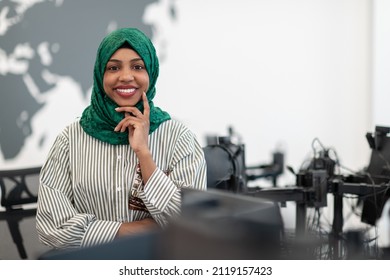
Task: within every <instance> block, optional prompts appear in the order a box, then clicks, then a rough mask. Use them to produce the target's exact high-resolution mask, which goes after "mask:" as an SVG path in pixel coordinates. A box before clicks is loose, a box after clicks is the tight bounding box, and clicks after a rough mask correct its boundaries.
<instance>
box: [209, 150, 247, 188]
mask: <svg viewBox="0 0 390 280" xmlns="http://www.w3.org/2000/svg"><path fill="white" fill-rule="evenodd" d="M203 152H204V155H205V159H206V163H207V188H209V189H221V190H227V191H231V192H239V193H241V192H245V191H246V177H245V157H244V147H243V146H239V145H235V144H230V143H229V144H214V145H208V146H206V147H203Z"/></svg>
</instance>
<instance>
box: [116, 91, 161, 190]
mask: <svg viewBox="0 0 390 280" xmlns="http://www.w3.org/2000/svg"><path fill="white" fill-rule="evenodd" d="M142 100H143V103H144V113H143V114H142V113H141V112H140V110H138V109H137V108H136V107H118V108H116V109H115V110H116V111H117V112H125V117H124V118H123V120H121V121H120V122H119V123H118V125H117V126H116V127H115V129H114V130H115V131H121V132H124V131H126V129H128V130H129V142H130V146H131V148H132V149H133V150H134V152H135V154H136V155H137V157H138V160H139V163H140V165H141V172H142V180H143V182H144V184H146V182H147V181H148V180H149V178H150V176H151V175H152V174H153V172H154V170H155V169H156V163H155V162H154V160H153V157H152V154H151V153H150V150H149V144H148V137H149V127H150V121H149V115H150V107H149V102H148V98H147V97H146V93H145V92H144V93H143V94H142Z"/></svg>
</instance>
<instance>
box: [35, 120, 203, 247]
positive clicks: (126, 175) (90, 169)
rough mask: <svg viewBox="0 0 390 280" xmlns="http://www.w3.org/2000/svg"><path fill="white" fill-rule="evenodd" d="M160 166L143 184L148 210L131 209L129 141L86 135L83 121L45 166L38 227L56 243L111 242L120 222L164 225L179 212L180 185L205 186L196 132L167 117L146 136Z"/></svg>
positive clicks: (55, 147)
mask: <svg viewBox="0 0 390 280" xmlns="http://www.w3.org/2000/svg"><path fill="white" fill-rule="evenodd" d="M149 147H150V150H151V153H152V156H153V159H154V161H155V163H156V165H157V169H156V170H155V171H154V173H153V174H152V176H151V177H150V179H149V180H148V182H146V184H145V185H144V186H142V188H140V189H139V192H138V195H139V198H140V199H141V200H142V201H143V203H144V204H145V206H146V209H147V211H146V212H145V211H138V210H129V207H128V203H129V194H130V190H131V188H132V187H133V185H134V182H135V180H136V179H137V178H136V169H137V164H138V160H137V157H136V155H135V153H134V152H133V150H132V149H131V147H130V145H111V144H108V143H105V142H102V141H99V140H97V139H96V138H93V137H91V136H89V135H88V134H86V133H85V132H84V131H83V129H82V127H81V126H80V124H79V122H78V121H76V122H74V123H72V124H71V125H69V126H68V127H66V128H65V129H64V131H63V132H62V133H61V134H60V135H59V136H58V137H57V139H56V141H55V143H54V145H53V147H52V148H51V150H50V152H49V155H48V158H47V160H46V162H45V164H44V165H43V167H42V171H41V176H40V187H39V195H38V210H37V231H38V235H39V238H40V240H41V241H42V242H43V243H44V244H46V245H49V246H51V247H54V248H66V247H79V246H92V245H96V244H101V243H106V242H109V241H112V240H113V239H114V237H115V235H116V233H117V231H118V229H119V227H120V225H121V223H122V222H130V221H135V220H140V219H143V218H145V217H153V219H154V220H155V221H156V222H157V223H158V224H160V225H161V226H163V225H165V224H166V223H167V221H168V219H167V218H169V217H171V216H174V215H177V214H179V212H180V201H181V197H180V189H181V188H195V189H206V162H205V159H204V155H203V150H202V148H201V146H200V145H199V143H198V141H197V140H196V137H195V136H194V134H193V133H192V132H191V131H190V130H189V129H188V128H186V127H185V126H184V125H183V124H181V123H180V122H177V121H174V120H169V121H166V122H164V123H162V124H161V125H160V126H159V127H158V128H157V129H156V130H155V131H154V132H153V133H151V134H150V135H149Z"/></svg>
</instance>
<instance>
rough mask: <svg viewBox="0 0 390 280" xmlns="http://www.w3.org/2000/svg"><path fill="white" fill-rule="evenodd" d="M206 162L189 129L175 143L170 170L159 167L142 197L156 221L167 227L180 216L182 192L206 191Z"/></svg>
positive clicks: (147, 183) (141, 193)
mask: <svg viewBox="0 0 390 280" xmlns="http://www.w3.org/2000/svg"><path fill="white" fill-rule="evenodd" d="M206 182H207V180H206V160H205V157H204V153H203V149H202V147H201V146H200V144H199V142H198V141H197V139H196V137H195V135H194V134H193V133H192V132H191V131H189V130H186V131H185V132H184V133H183V134H182V135H181V136H180V137H179V139H178V141H177V142H176V144H175V147H174V152H173V156H172V160H171V163H170V165H169V169H168V170H165V171H164V170H161V169H159V168H157V169H156V170H155V171H154V172H153V174H152V176H151V177H150V178H149V180H148V182H146V184H145V186H144V189H143V191H141V192H140V198H141V199H142V200H143V201H144V203H145V205H146V207H147V208H148V210H149V212H150V214H151V215H152V216H153V218H154V220H155V221H156V222H157V223H158V224H159V225H160V226H163V227H164V226H165V225H166V224H167V223H168V221H169V219H170V218H172V217H175V216H177V215H179V214H180V207H181V189H182V188H193V189H199V190H205V189H206Z"/></svg>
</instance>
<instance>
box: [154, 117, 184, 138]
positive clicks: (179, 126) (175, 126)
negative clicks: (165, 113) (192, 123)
mask: <svg viewBox="0 0 390 280" xmlns="http://www.w3.org/2000/svg"><path fill="white" fill-rule="evenodd" d="M158 130H159V131H160V133H170V134H171V133H174V134H179V135H181V134H183V133H188V132H191V131H190V129H189V128H188V127H187V126H186V125H185V124H184V123H182V122H181V121H178V120H175V119H170V120H167V121H165V122H163V123H162V124H161V125H160V127H159V128H158Z"/></svg>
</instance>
